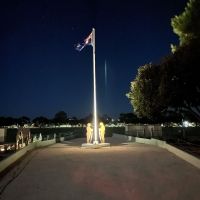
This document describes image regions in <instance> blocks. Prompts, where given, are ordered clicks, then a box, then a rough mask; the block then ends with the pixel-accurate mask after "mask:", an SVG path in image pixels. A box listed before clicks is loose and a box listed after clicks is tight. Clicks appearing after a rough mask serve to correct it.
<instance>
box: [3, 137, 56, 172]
mask: <svg viewBox="0 0 200 200" xmlns="http://www.w3.org/2000/svg"><path fill="white" fill-rule="evenodd" d="M55 142H56V141H55V139H53V140H46V141H37V142H34V143H30V144H29V145H28V146H26V147H24V148H23V149H21V150H19V151H17V152H16V153H14V154H12V155H10V156H9V157H8V158H5V159H4V160H2V161H1V162H0V173H1V172H3V171H4V170H5V169H6V168H8V167H9V166H10V165H12V164H13V163H14V162H16V161H17V160H19V159H20V158H22V157H23V156H24V155H25V154H26V153H27V152H29V151H31V150H33V149H36V148H40V147H45V146H48V145H51V144H54V143H55Z"/></svg>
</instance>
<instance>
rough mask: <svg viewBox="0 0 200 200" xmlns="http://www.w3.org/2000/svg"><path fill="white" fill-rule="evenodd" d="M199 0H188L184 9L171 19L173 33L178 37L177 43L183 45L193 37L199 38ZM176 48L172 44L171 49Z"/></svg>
mask: <svg viewBox="0 0 200 200" xmlns="http://www.w3.org/2000/svg"><path fill="white" fill-rule="evenodd" d="M199 19H200V1H199V0H189V2H188V3H187V5H186V7H185V10H184V12H183V13H181V14H180V15H178V16H177V15H176V16H175V17H173V18H172V19H171V25H172V28H173V31H174V33H175V34H177V35H178V37H179V45H180V46H184V45H185V44H188V43H189V42H190V41H191V40H193V39H199V38H200V20H199ZM176 49H177V47H176V46H174V45H172V51H173V52H174V51H175V50H176Z"/></svg>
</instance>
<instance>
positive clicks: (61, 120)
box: [53, 111, 68, 125]
mask: <svg viewBox="0 0 200 200" xmlns="http://www.w3.org/2000/svg"><path fill="white" fill-rule="evenodd" d="M53 121H54V122H55V123H56V124H58V125H60V124H66V123H67V121H68V119H67V113H66V112H64V111H59V112H57V113H56V114H55V116H54V120H53Z"/></svg>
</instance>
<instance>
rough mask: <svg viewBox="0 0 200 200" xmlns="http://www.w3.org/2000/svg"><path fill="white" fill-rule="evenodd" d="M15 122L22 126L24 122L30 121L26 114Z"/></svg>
mask: <svg viewBox="0 0 200 200" xmlns="http://www.w3.org/2000/svg"><path fill="white" fill-rule="evenodd" d="M17 122H18V124H19V125H20V126H23V125H24V124H29V123H30V118H29V117H26V116H22V117H20V118H18V119H17Z"/></svg>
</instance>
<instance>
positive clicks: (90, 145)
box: [81, 143, 110, 149]
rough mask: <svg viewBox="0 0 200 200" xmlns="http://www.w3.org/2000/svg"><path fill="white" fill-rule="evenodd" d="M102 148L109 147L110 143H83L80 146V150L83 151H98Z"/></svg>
mask: <svg viewBox="0 0 200 200" xmlns="http://www.w3.org/2000/svg"><path fill="white" fill-rule="evenodd" d="M103 147H110V143H98V144H94V143H83V144H82V145H81V148H84V149H99V148H103Z"/></svg>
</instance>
